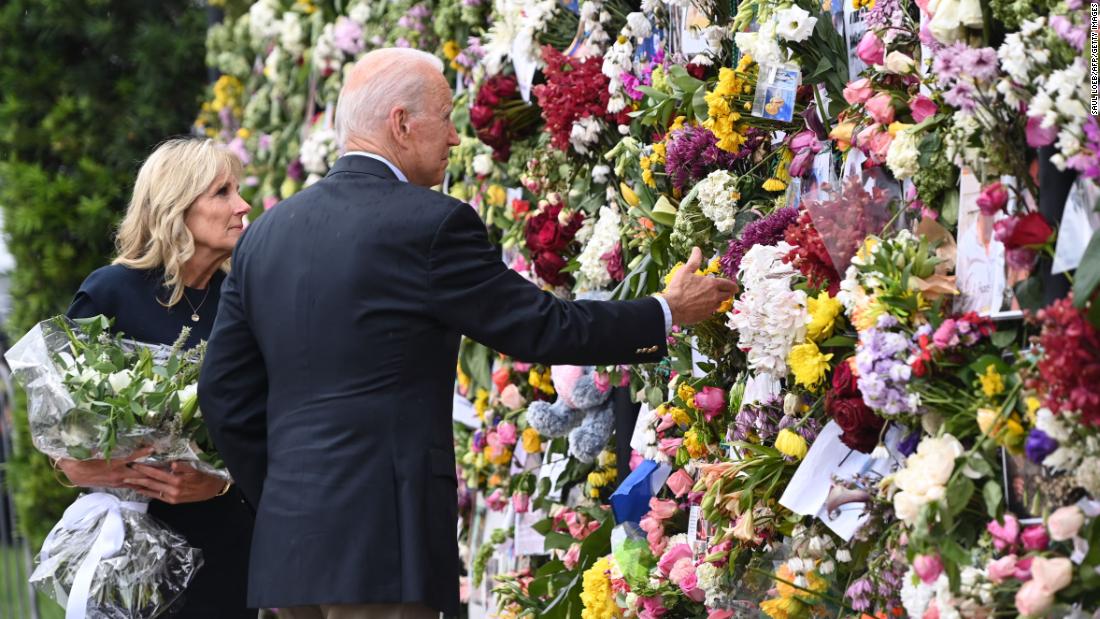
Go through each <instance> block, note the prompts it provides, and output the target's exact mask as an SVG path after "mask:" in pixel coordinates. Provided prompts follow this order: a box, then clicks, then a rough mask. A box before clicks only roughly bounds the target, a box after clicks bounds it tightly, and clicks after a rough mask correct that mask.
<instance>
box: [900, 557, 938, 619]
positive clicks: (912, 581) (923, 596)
mask: <svg viewBox="0 0 1100 619" xmlns="http://www.w3.org/2000/svg"><path fill="white" fill-rule="evenodd" d="M900 597H901V605H902V606H903V607H905V612H906V614H908V616H910V617H923V616H924V611H926V610H928V604H929V603H931V602H932V600H933V599H934V598H935V597H936V589H935V587H934V585H926V584H924V583H923V582H921V579H920V577H918V576H917V573H916V572H915V571H914V570H913V568H912V567H910V568H909V571H907V572H905V576H902V578H901V594H900Z"/></svg>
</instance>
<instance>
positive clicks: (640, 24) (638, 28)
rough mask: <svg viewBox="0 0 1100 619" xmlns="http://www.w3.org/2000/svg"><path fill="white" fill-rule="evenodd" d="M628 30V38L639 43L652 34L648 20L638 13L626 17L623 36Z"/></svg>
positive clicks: (651, 26)
mask: <svg viewBox="0 0 1100 619" xmlns="http://www.w3.org/2000/svg"><path fill="white" fill-rule="evenodd" d="M628 29H629V31H630V34H629V35H628V36H632V37H634V38H635V39H637V40H639V41H641V40H642V39H645V38H647V37H648V36H649V35H651V34H653V25H652V24H650V23H649V18H647V17H646V16H645V15H643V14H642V13H638V12H634V13H630V14H629V15H627V16H626V28H623V33H624V34H625V33H626V31H627V30H628Z"/></svg>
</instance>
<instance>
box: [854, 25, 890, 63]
mask: <svg viewBox="0 0 1100 619" xmlns="http://www.w3.org/2000/svg"><path fill="white" fill-rule="evenodd" d="M856 55H857V56H859V59H860V60H862V61H863V62H864V63H866V64H868V65H873V64H882V60H883V58H885V57H886V46H885V45H883V44H882V40H881V39H879V38H878V37H877V36H875V33H874V32H871V31H870V30H868V31H867V32H866V33H864V35H863V38H862V39H860V40H859V45H857V46H856Z"/></svg>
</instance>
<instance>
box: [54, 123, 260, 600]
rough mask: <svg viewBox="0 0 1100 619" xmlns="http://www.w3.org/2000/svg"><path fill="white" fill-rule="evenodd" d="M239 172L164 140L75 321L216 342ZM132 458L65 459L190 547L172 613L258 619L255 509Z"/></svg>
mask: <svg viewBox="0 0 1100 619" xmlns="http://www.w3.org/2000/svg"><path fill="white" fill-rule="evenodd" d="M240 174H241V164H240V161H239V160H238V159H237V157H236V156H235V155H233V154H232V153H230V152H229V151H227V150H225V149H224V148H221V147H219V146H217V145H215V144H214V143H213V142H212V141H211V140H207V139H196V138H180V139H173V140H169V141H167V142H165V143H163V144H161V145H160V146H159V147H158V148H157V149H156V150H155V151H154V152H153V154H152V155H150V156H149V158H148V159H147V160H146V161H145V163H144V164H143V165H142V166H141V171H140V172H138V176H137V181H136V182H135V184H134V193H133V197H132V198H131V200H130V206H129V209H128V210H127V211H126V216H125V218H124V219H123V220H122V225H121V226H120V227H119V230H118V235H117V237H116V245H117V248H118V256H117V257H116V258H115V260H114V262H113V264H111V265H110V266H106V267H103V268H100V269H97V270H96V271H94V272H93V273H92V274H91V275H89V276H88V278H87V279H85V280H84V283H83V284H81V286H80V290H79V291H78V292H77V293H76V298H75V299H73V303H72V305H71V306H70V307H69V311H68V315H69V316H70V317H72V318H84V317H89V316H95V315H97V314H103V315H106V316H107V317H109V318H114V329H115V330H116V331H120V332H122V333H124V334H125V335H126V336H127V337H130V338H133V339H136V340H140V341H143V342H150V343H157V344H171V343H172V342H173V341H175V339H176V338H177V337H178V336H179V334H180V330H181V329H183V327H190V328H191V336H190V340H189V341H188V345H189V346H192V345H195V344H197V343H198V342H199V341H200V340H205V339H209V337H210V330H211V328H212V327H213V325H214V315H215V313H216V312H217V308H218V299H219V296H220V290H221V285H222V281H223V280H224V278H225V270H226V268H227V266H228V261H229V257H230V255H231V254H232V252H233V247H234V246H235V245H236V243H237V239H238V238H240V236H241V232H242V231H243V229H244V216H245V215H246V214H247V213H248V211H249V206H248V203H247V202H245V201H244V200H243V199H241V197H240V195H239V194H238V193H237V183H238V178H239V177H240ZM144 455H145V454H144V453H140V454H135V455H134V456H131V458H129V460H128V461H119V460H115V461H113V462H110V461H103V460H85V461H77V460H59V461H57V463H56V465H57V467H58V469H59V470H61V471H62V472H63V473H64V474H65V475H66V476H67V477H68V478H69V480H70V481H71V482H72V483H74V484H76V485H78V486H84V487H119V486H126V487H130V488H133V489H135V490H137V491H139V492H141V493H142V494H144V495H146V496H148V497H150V498H152V499H154V500H153V502H152V503H151V505H150V507H149V513H151V514H153V515H154V516H156V517H157V518H159V519H161V520H162V521H163V522H165V523H166V524H167V525H168V526H170V527H172V528H173V529H175V530H176V531H178V532H179V533H181V534H182V535H183V536H184V537H186V538H187V540H188V542H190V543H191V545H192V546H195V547H198V548H201V549H202V552H203V559H204V565H203V567H202V569H200V570H199V571H198V573H197V575H196V576H195V579H194V580H193V581H192V583H191V585H190V586H189V587H188V589H187V592H186V593H185V595H184V598H183V600H182V606H181V607H180V608H179V610H178V612H177V613H175V614H173V615H172V617H195V618H200V617H202V618H209V617H218V618H236V617H242V618H243V617H249V618H250V619H255V617H256V612H255V611H251V612H250V611H248V610H247V608H246V607H245V590H246V588H247V584H246V583H247V578H248V550H249V541H250V540H251V537H252V512H251V510H250V508H248V507H247V505H246V504H245V503H244V501H243V498H242V497H241V495H240V493H239V492H238V491H237V490H236V488H235V487H232V486H231V485H230V484H227V483H225V482H224V481H222V480H221V479H219V478H217V477H213V476H210V475H206V474H204V473H200V472H198V471H197V470H195V469H193V468H191V467H190V466H187V465H185V464H182V463H175V464H174V465H173V466H172V467H171V469H169V470H164V469H159V468H153V467H151V466H145V465H142V464H137V463H135V462H133V460H136V459H140V457H142V456H144Z"/></svg>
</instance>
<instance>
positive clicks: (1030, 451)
mask: <svg viewBox="0 0 1100 619" xmlns="http://www.w3.org/2000/svg"><path fill="white" fill-rule="evenodd" d="M1055 449H1058V441H1056V440H1054V439H1052V438H1050V437H1049V436H1047V433H1046V432H1043V431H1042V430H1040V429H1039V428H1034V429H1032V431H1031V434H1029V435H1028V436H1027V441H1026V442H1025V443H1024V451H1025V452H1027V459H1028V460H1031V461H1032V462H1034V463H1035V464H1042V463H1043V459H1044V458H1046V457H1047V456H1049V455H1050V454H1052V453H1054V450H1055Z"/></svg>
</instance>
